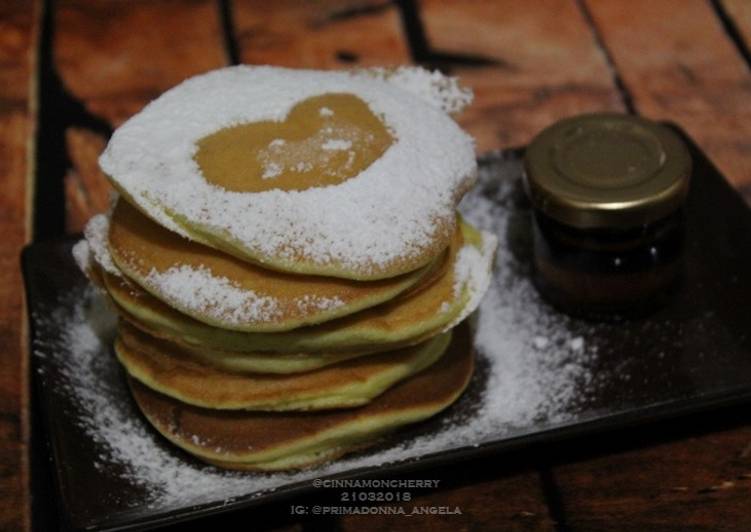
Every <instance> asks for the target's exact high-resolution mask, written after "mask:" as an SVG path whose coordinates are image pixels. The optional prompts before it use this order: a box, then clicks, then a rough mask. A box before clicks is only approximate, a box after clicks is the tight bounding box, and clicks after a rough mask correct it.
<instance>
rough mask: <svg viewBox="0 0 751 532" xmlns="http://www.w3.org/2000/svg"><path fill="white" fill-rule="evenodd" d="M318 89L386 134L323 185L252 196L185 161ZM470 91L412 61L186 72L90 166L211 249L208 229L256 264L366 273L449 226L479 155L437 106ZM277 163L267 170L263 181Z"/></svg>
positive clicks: (425, 245)
mask: <svg viewBox="0 0 751 532" xmlns="http://www.w3.org/2000/svg"><path fill="white" fill-rule="evenodd" d="M326 93H351V94H355V95H357V96H358V97H360V98H361V99H362V100H363V101H365V102H366V103H367V104H368V105H369V106H370V108H371V110H372V111H373V112H374V113H376V114H377V115H379V116H381V117H382V119H383V121H384V123H385V124H386V126H387V127H388V128H389V129H390V131H391V132H392V136H393V137H394V138H395V141H394V143H393V144H392V145H391V146H390V147H389V148H388V149H387V150H386V152H385V153H384V154H383V155H382V156H381V157H380V158H379V159H378V160H376V161H375V162H374V163H373V164H371V165H370V166H369V167H368V168H366V169H365V170H363V171H362V172H361V173H360V174H358V175H357V176H355V177H353V178H351V179H348V180H346V181H344V182H342V183H340V184H337V185H332V186H326V187H313V188H309V189H305V190H300V191H290V192H287V191H282V190H280V189H272V190H267V191H264V192H257V193H244V192H234V191H230V190H226V189H224V188H221V187H218V186H215V185H212V184H210V183H209V182H208V181H206V179H205V178H204V177H203V175H202V173H201V171H200V168H199V166H198V164H197V163H196V161H195V160H194V158H193V157H194V155H195V153H196V151H197V144H196V143H197V142H198V141H199V140H200V139H201V138H203V137H205V136H207V135H210V134H212V133H214V132H216V131H217V130H220V129H222V128H225V127H229V126H233V125H238V124H243V123H249V122H256V121H261V120H272V121H280V120H283V119H284V118H285V117H286V115H287V113H288V112H289V111H290V109H291V108H292V107H293V106H294V105H295V104H296V103H298V102H300V101H302V100H304V99H306V98H309V97H312V96H318V95H322V94H326ZM468 94H469V93H468V92H467V91H466V90H461V89H459V88H458V85H457V84H456V81H455V80H454V81H453V82H451V81H450V80H448V79H447V78H444V77H443V76H442V75H440V74H437V73H428V72H424V71H421V70H414V69H412V70H410V69H407V70H402V69H400V70H397V71H396V72H391V73H389V75H383V76H381V75H375V74H373V73H371V74H368V75H365V74H363V73H350V72H332V71H329V72H322V71H310V70H290V69H284V68H274V67H249V66H236V67H230V68H225V69H220V70H216V71H213V72H209V73H207V74H204V75H201V76H197V77H194V78H191V79H189V80H187V81H185V82H183V83H182V84H180V85H178V86H177V87H175V88H173V89H171V90H169V91H167V92H166V93H164V94H163V95H162V96H161V97H159V98H158V99H156V100H155V101H153V102H152V103H150V104H149V105H147V106H146V107H145V108H144V109H143V111H141V112H140V113H138V114H137V115H135V116H134V117H132V118H131V119H130V120H128V121H127V122H125V123H124V124H123V125H122V126H120V127H119V128H118V129H117V131H115V133H114V134H113V136H112V139H111V140H110V142H109V144H108V145H107V149H106V150H105V151H104V153H103V154H102V156H101V158H100V160H99V163H100V166H101V167H102V169H103V170H104V172H105V173H106V174H107V175H108V176H110V177H111V179H112V180H113V181H114V182H115V184H116V186H117V188H119V189H121V190H123V191H125V192H126V193H127V196H128V197H129V198H130V199H131V201H133V202H135V203H137V204H138V206H139V207H140V208H141V209H142V210H144V211H145V212H146V213H147V214H148V215H149V216H150V217H151V218H153V219H154V220H156V221H157V222H158V223H159V224H161V225H162V226H164V227H166V228H168V229H170V230H172V231H174V232H176V233H179V234H181V235H183V236H185V237H187V238H193V239H196V240H200V241H201V242H203V243H205V244H207V245H212V243H211V241H210V240H211V239H209V238H208V237H207V236H206V235H211V236H212V238H220V239H221V240H222V241H224V243H225V244H226V245H227V246H231V247H232V249H231V250H230V251H231V252H233V253H235V254H237V255H238V256H249V257H252V258H254V259H256V260H261V261H269V260H271V261H273V260H276V261H282V262H284V261H292V260H293V259H295V260H296V261H297V263H299V262H300V257H301V256H302V257H304V259H305V261H307V262H305V264H307V267H309V268H310V270H309V273H321V274H328V275H334V274H336V272H337V271H338V270H340V269H342V268H344V269H348V270H351V271H352V272H357V274H358V275H361V276H366V277H372V278H375V277H377V276H378V275H379V274H380V272H381V270H382V269H384V268H388V265H390V264H393V263H396V262H398V261H401V260H403V259H404V258H411V257H415V256H420V255H421V254H422V253H423V252H424V251H425V250H427V249H431V248H430V244H431V241H432V239H433V238H434V234H435V227H436V224H443V225H444V226H447V227H450V226H451V225H452V224H453V216H454V209H455V206H456V205H455V202H456V198H457V195H458V192H459V191H461V190H463V189H465V188H466V187H467V186H469V184H471V182H472V180H473V179H474V176H475V173H476V161H475V158H474V148H473V141H472V139H471V138H470V137H469V136H468V135H467V134H466V133H464V132H463V131H462V130H461V129H460V128H459V126H458V125H457V124H456V123H455V122H454V121H453V120H452V119H451V118H450V116H448V115H447V114H446V113H445V112H444V110H443V108H444V107H449V108H451V109H453V108H457V106H458V105H459V104H458V103H456V102H464V101H465V100H467V95H468ZM426 98H427V99H426ZM442 102H443V103H442ZM449 102H453V103H449ZM444 104H445V105H444ZM272 162H273V161H272ZM277 164H278V163H277ZM276 170H278V169H275V168H274V167H271V166H269V167H268V168H267V176H266V177H267V178H268V179H273V176H274V173H275V171H276ZM187 220H189V221H190V222H189V224H188V223H187V222H186V221H187ZM225 247H226V246H225ZM298 266H299V264H298ZM352 275H354V273H352Z"/></svg>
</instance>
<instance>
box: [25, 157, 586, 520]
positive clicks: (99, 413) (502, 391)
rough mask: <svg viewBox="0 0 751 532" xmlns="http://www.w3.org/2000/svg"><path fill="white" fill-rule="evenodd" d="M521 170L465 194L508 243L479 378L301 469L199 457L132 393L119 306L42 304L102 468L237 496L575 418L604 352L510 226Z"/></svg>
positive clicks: (83, 298)
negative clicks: (117, 342) (120, 352)
mask: <svg viewBox="0 0 751 532" xmlns="http://www.w3.org/2000/svg"><path fill="white" fill-rule="evenodd" d="M518 172H519V164H518V161H516V160H504V159H500V160H498V161H496V162H494V163H493V164H489V165H487V166H486V167H485V171H484V172H483V174H482V175H481V179H480V186H479V187H478V188H477V189H476V190H475V191H473V192H471V193H470V194H469V195H468V197H467V198H465V201H464V202H463V204H462V209H461V210H462V213H463V215H464V216H465V218H467V220H468V221H470V222H471V223H473V224H475V225H477V226H479V227H481V228H483V229H486V230H488V231H490V232H491V233H493V234H495V235H497V236H498V237H499V239H500V241H501V242H502V243H503V244H502V245H501V246H499V247H498V251H497V255H496V265H495V268H494V276H493V278H492V280H491V281H490V282H491V288H490V290H489V292H488V294H487V295H486V297H485V298H484V300H483V301H482V304H481V306H480V310H479V313H478V314H477V317H476V319H475V320H474V324H475V329H476V332H475V335H476V340H475V343H476V346H477V349H478V352H479V359H478V373H477V375H476V377H475V379H474V381H473V384H472V385H471V388H470V390H468V393H467V394H465V396H464V397H463V398H462V399H461V400H460V402H459V404H457V406H456V408H452V409H450V410H449V411H448V412H447V413H446V414H444V415H443V416H442V417H439V418H437V419H436V420H434V421H433V422H430V423H428V424H426V425H422V426H418V427H415V428H414V429H410V430H409V431H408V432H407V433H406V435H403V436H401V438H397V439H396V440H388V441H387V442H386V443H385V444H384V445H382V446H380V447H379V448H377V449H374V450H371V451H365V452H363V453H360V454H357V455H353V456H352V457H348V458H344V459H341V460H338V461H336V462H334V463H331V464H327V465H324V466H321V467H317V468H314V469H310V470H306V471H302V472H296V473H275V474H253V473H234V472H224V471H221V470H218V469H215V468H213V467H210V466H203V465H200V464H198V463H197V462H195V461H192V460H189V459H188V458H186V457H185V455H184V454H182V453H180V452H179V451H176V450H175V449H174V448H173V447H172V446H171V445H169V444H167V443H166V442H165V441H164V440H163V439H162V438H161V437H160V436H158V435H156V434H155V432H154V431H153V430H152V429H151V428H150V427H149V426H148V425H147V424H146V423H145V422H144V421H142V419H141V417H140V416H139V415H138V413H137V411H136V410H135V407H134V406H133V405H132V402H131V401H130V400H129V398H128V392H127V389H126V387H125V383H124V381H123V376H122V374H121V372H120V369H119V366H118V365H117V363H116V361H115V358H114V356H113V355H112V354H111V353H110V352H109V351H110V345H111V341H112V336H113V334H114V331H113V327H114V323H113V322H112V321H111V320H112V319H113V314H112V313H111V312H110V311H109V310H106V309H103V307H101V304H102V303H101V301H100V300H99V299H98V298H97V297H96V296H93V295H92V293H87V294H82V293H81V292H75V293H72V294H70V295H69V296H68V298H66V300H64V301H61V303H60V305H59V308H57V309H56V310H54V312H51V313H50V314H49V315H45V316H35V325H36V328H37V335H36V336H37V337H38V338H41V339H43V340H38V341H36V342H35V344H34V346H33V347H34V352H35V354H36V355H37V356H39V357H44V358H45V361H44V364H43V365H42V366H44V365H45V364H54V365H55V366H56V367H57V368H59V371H60V372H61V373H62V374H63V378H64V381H65V385H64V388H65V390H64V393H66V394H67V395H69V396H70V398H71V399H72V400H73V402H74V403H75V405H76V406H77V413H76V418H77V420H78V425H79V428H80V431H81V433H80V434H79V435H77V436H76V437H81V438H88V439H92V440H94V441H95V442H96V443H97V445H98V446H99V448H100V456H99V461H98V463H97V464H96V465H97V468H98V469H99V470H100V471H101V472H102V473H101V474H103V475H114V474H122V475H125V476H126V477H127V479H129V480H128V481H129V482H131V483H132V484H134V485H137V486H139V487H140V489H142V490H143V491H144V492H145V493H146V495H145V496H144V497H145V498H144V499H143V500H139V501H137V503H138V504H142V505H148V506H151V507H154V508H165V507H174V505H190V504H196V503H208V502H212V501H225V502H226V501H230V500H233V499H235V498H238V497H243V496H248V495H258V494H260V493H262V492H267V491H268V490H273V489H275V488H279V487H282V486H285V485H289V484H292V483H295V482H300V481H305V480H308V479H312V478H319V477H322V476H324V475H328V474H333V473H337V472H343V471H350V470H353V469H357V468H361V467H371V466H374V467H377V466H382V465H384V464H388V463H390V462H395V461H401V460H406V459H410V458H416V457H420V456H423V455H426V454H431V453H436V452H441V451H445V450H450V449H456V448H459V447H463V446H473V445H477V444H480V443H483V442H487V441H492V440H498V439H503V438H505V437H508V436H510V435H512V434H519V433H523V432H524V431H536V430H540V429H541V428H544V427H545V426H549V425H550V424H555V423H562V422H566V421H568V420H571V419H572V417H573V416H575V414H576V412H577V408H579V404H580V402H582V401H583V400H585V397H586V393H585V390H586V389H587V388H588V387H590V386H591V385H592V383H593V375H592V373H591V372H590V370H589V368H590V367H591V364H593V363H594V362H595V361H596V353H595V352H593V350H592V349H591V348H590V346H588V345H587V343H586V341H585V340H584V339H583V338H581V337H579V336H576V335H574V334H573V333H571V332H569V329H568V328H567V326H566V323H567V322H566V318H564V317H562V316H560V315H558V314H556V313H554V312H553V311H551V310H550V309H549V308H548V307H547V306H545V305H544V304H543V303H541V301H540V300H539V298H538V296H537V294H536V292H535V290H534V289H533V287H532V286H531V284H530V282H529V280H528V277H527V276H526V275H523V273H522V272H523V265H521V264H520V263H519V261H518V260H517V259H516V258H515V256H514V255H513V253H512V248H513V246H510V245H509V241H508V239H507V234H512V233H513V228H512V227H511V226H512V225H513V224H512V221H513V220H512V215H513V212H514V211H513V209H512V208H511V199H510V195H511V188H512V186H513V183H512V181H513V180H511V179H504V178H503V177H504V176H506V177H508V176H509V175H512V176H515V175H518ZM90 292H93V291H90ZM103 319H104V320H105V322H103V321H102V320H103ZM107 320H110V321H107ZM420 427H424V428H420ZM115 471H121V472H122V473H115ZM82 489H83V487H82Z"/></svg>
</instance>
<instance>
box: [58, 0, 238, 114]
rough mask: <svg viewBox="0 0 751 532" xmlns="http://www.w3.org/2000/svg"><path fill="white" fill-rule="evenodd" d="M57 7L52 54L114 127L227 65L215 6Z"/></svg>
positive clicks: (173, 1) (66, 81)
mask: <svg viewBox="0 0 751 532" xmlns="http://www.w3.org/2000/svg"><path fill="white" fill-rule="evenodd" d="M56 6H57V10H56V18H55V35H54V43H53V50H54V60H55V66H56V68H57V71H58V73H59V75H60V78H61V79H62V82H63V85H64V86H65V87H66V89H67V90H68V91H69V92H70V93H71V94H72V95H73V97H75V98H77V99H78V100H81V101H82V102H83V103H84V105H85V107H86V108H87V109H88V110H89V111H90V112H92V113H93V114H94V115H97V116H100V117H102V118H104V119H106V120H107V121H109V122H110V123H111V124H112V125H114V126H117V125H119V124H120V123H122V122H123V121H124V120H125V119H127V118H128V117H130V116H131V115H133V114H134V113H136V112H137V111H139V110H140V109H141V108H142V107H143V106H144V104H146V103H148V102H149V101H150V100H152V99H154V98H156V97H157V96H159V95H160V94H161V93H162V92H164V91H165V90H167V89H168V88H170V87H172V86H173V85H176V84H178V83H179V82H181V81H182V80H184V79H185V78H188V77H190V76H192V75H195V74H198V73H200V72H205V71H207V70H211V69H212V68H217V67H219V66H222V65H223V64H225V63H226V56H225V50H224V47H223V39H222V32H221V25H220V20H219V10H218V7H217V3H216V2H214V1H211V0H191V1H187V2H185V1H179V0H154V1H152V0H133V1H129V2H99V1H96V0H61V1H60V2H57V3H56Z"/></svg>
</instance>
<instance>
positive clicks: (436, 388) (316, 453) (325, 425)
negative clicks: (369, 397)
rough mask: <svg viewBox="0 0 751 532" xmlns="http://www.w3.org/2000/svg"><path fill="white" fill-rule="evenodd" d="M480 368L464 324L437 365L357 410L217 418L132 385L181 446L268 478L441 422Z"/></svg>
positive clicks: (221, 414) (220, 414) (150, 415)
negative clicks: (408, 429)
mask: <svg viewBox="0 0 751 532" xmlns="http://www.w3.org/2000/svg"><path fill="white" fill-rule="evenodd" d="M473 368H474V353H473V352H472V347H471V342H470V337H469V331H468V326H467V325H466V324H465V325H462V326H460V327H459V328H457V330H456V331H455V332H454V336H453V339H452V341H451V344H450V345H449V348H448V350H447V351H446V354H445V355H444V356H442V357H441V359H440V360H439V361H438V362H436V363H435V364H433V365H432V366H431V367H430V368H428V369H426V370H424V371H422V372H420V373H418V374H417V375H414V376H413V377H410V378H409V379H407V380H404V381H402V382H400V383H398V384H397V385H395V386H394V387H392V388H390V389H389V390H387V391H386V392H384V393H383V394H381V395H380V396H379V397H378V398H376V399H375V400H373V401H371V402H370V403H368V404H367V405H364V406H362V407H358V408H352V409H346V410H335V411H321V412H282V413H265V412H246V411H217V410H209V409H205V408H200V407H196V406H192V405H187V404H185V403H182V402H180V401H177V400H176V399H173V398H171V397H168V396H166V395H163V394H160V393H158V392H155V391H153V390H151V389H150V388H148V387H146V386H144V385H143V384H141V383H139V382H138V381H137V380H135V379H130V381H129V382H130V386H131V391H132V392H133V397H134V398H135V400H136V403H137V404H138V406H139V408H140V409H141V411H142V412H143V413H144V415H145V416H146V418H147V419H148V420H149V422H150V423H151V424H152V425H153V426H154V427H155V428H156V429H157V430H158V431H159V432H160V433H161V434H162V435H164V436H165V437H166V438H167V439H168V440H170V441H171V442H172V443H174V444H175V445H177V446H179V447H181V448H183V449H184V450H186V451H188V452H189V453H191V454H193V455H195V456H197V457H199V458H201V459H203V460H206V461H208V462H212V463H215V464H217V465H221V466H222V467H229V468H236V469H252V470H267V471H269V470H280V469H290V468H300V467H306V466H308V465H312V464H314V463H318V462H320V461H323V460H329V459H332V458H335V457H337V456H341V455H342V454H345V453H347V452H350V451H352V450H354V449H357V448H361V447H364V446H368V445H372V444H374V443H376V442H377V439H378V438H379V437H381V436H382V435H384V434H387V433H389V432H392V431H393V430H395V429H397V428H399V427H402V426H405V425H408V424H411V423H416V422H418V421H421V420H424V419H426V418H428V417H430V416H433V415H435V414H436V413H438V412H440V411H441V410H443V409H445V408H446V407H447V406H449V405H450V404H452V403H453V402H454V401H456V399H457V398H458V397H459V396H460V395H461V393H462V392H463V391H464V389H465V388H466V386H467V384H468V383H469V380H470V377H471V375H472V371H473Z"/></svg>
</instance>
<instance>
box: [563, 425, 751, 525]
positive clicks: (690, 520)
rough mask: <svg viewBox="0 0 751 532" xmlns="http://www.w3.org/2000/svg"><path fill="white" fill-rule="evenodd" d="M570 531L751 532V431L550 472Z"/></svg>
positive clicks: (692, 440)
mask: <svg viewBox="0 0 751 532" xmlns="http://www.w3.org/2000/svg"><path fill="white" fill-rule="evenodd" d="M555 475H556V479H557V482H558V485H559V486H560V487H561V499H562V502H563V506H564V512H565V515H566V523H567V525H568V526H569V527H570V528H571V529H572V530H607V529H610V528H611V527H612V526H614V525H617V529H618V530H624V531H632V530H633V531H641V530H654V531H680V530H695V531H698V530H706V531H713V530H738V531H741V530H744V531H745V530H751V512H749V508H750V507H749V500H751V427H741V428H732V429H726V430H722V431H716V429H715V432H712V433H709V434H704V435H700V436H695V437H684V439H682V440H678V441H675V440H674V441H669V442H666V443H661V444H657V445H655V444H650V445H649V446H646V447H641V446H638V447H636V448H635V449H632V450H626V451H620V452H615V453H609V454H607V455H604V456H599V457H597V458H594V459H592V458H590V459H585V460H582V461H579V462H572V463H570V464H565V465H560V466H558V467H556V468H555Z"/></svg>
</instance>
